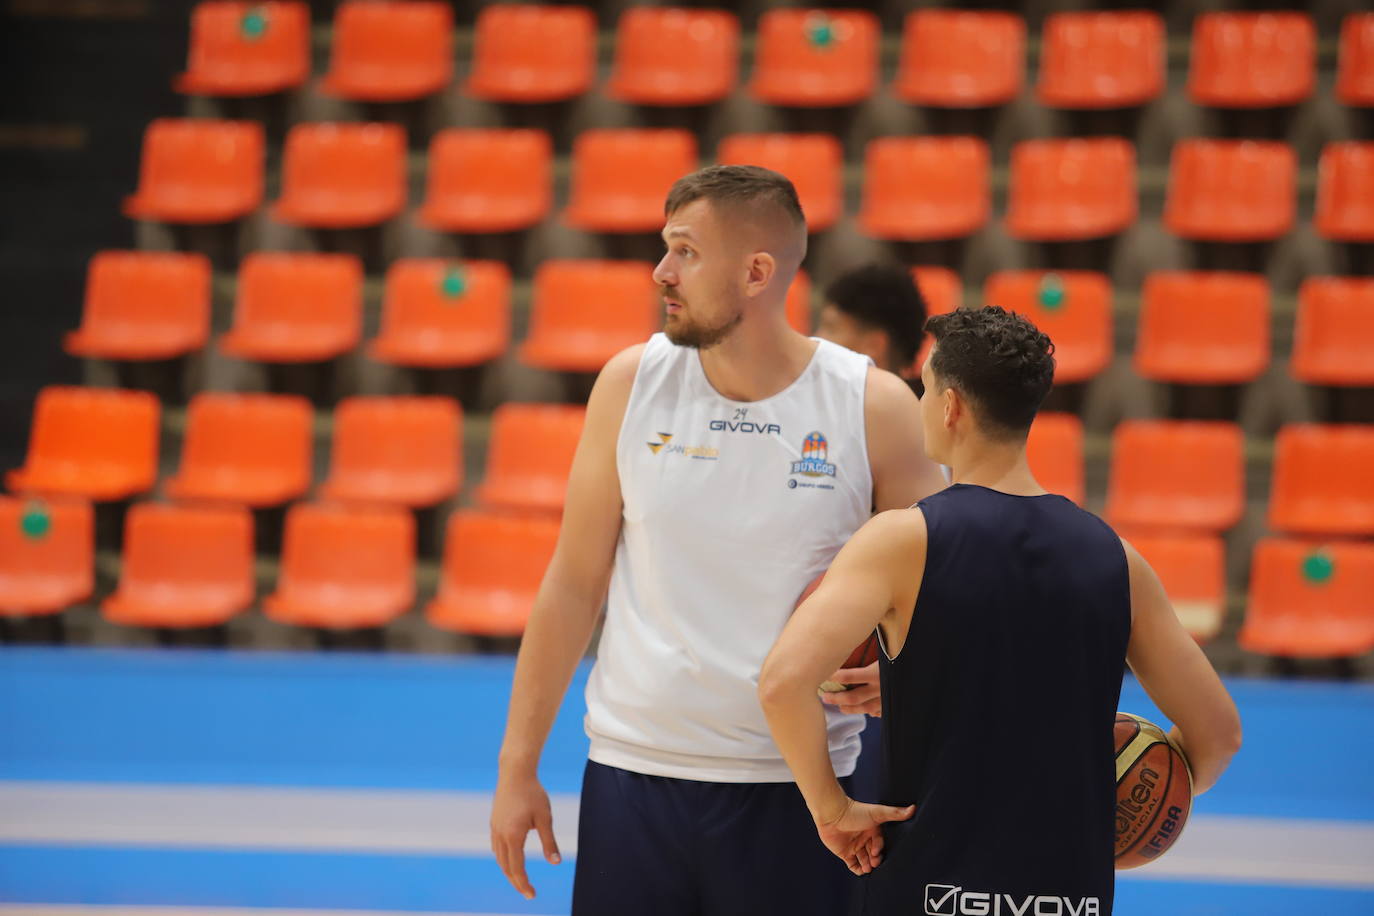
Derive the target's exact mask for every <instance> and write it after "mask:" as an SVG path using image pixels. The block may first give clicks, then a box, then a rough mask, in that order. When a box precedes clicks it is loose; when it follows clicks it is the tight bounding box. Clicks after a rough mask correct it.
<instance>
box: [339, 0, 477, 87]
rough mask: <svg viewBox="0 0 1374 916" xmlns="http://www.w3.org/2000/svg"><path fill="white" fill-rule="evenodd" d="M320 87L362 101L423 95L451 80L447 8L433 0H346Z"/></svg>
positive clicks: (450, 14) (450, 19) (450, 32)
mask: <svg viewBox="0 0 1374 916" xmlns="http://www.w3.org/2000/svg"><path fill="white" fill-rule="evenodd" d="M333 36H334V38H333V42H334V43H333V47H332V49H331V51H332V53H331V56H330V59H329V72H328V73H326V74H325V75H324V79H323V81H322V82H321V83H320V89H321V90H323V91H324V92H325V93H326V94H328V95H333V96H338V97H340V98H345V99H356V100H359V101H366V102H400V101H408V100H412V99H420V98H424V97H425V96H427V95H433V94H434V93H436V92H439V91H440V90H442V89H444V88H445V87H446V86H448V84H449V83H450V82H451V81H452V80H453V8H452V7H451V6H450V5H449V4H448V3H443V2H437V0H388V2H385V3H379V2H376V0H346V2H344V3H342V4H340V5H339V8H338V11H337V12H336V13H335V15H334V31H333Z"/></svg>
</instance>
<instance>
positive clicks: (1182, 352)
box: [1135, 271, 1269, 385]
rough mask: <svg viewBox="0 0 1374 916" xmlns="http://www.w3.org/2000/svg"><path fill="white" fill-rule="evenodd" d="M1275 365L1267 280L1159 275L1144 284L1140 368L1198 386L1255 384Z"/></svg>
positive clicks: (1185, 273) (1203, 274)
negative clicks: (1256, 380)
mask: <svg viewBox="0 0 1374 916" xmlns="http://www.w3.org/2000/svg"><path fill="white" fill-rule="evenodd" d="M1268 366H1269V281H1268V280H1266V279H1265V278H1264V276H1263V275H1261V274H1246V273H1226V272H1220V271H1218V272H1192V271H1157V272H1155V273H1152V274H1150V275H1149V276H1147V277H1146V278H1145V290H1144V293H1143V296H1142V299H1141V306H1140V327H1139V331H1138V333H1137V334H1136V350H1135V368H1136V371H1137V372H1139V373H1140V374H1141V375H1143V376H1144V377H1145V378H1148V379H1154V380H1155V381H1160V382H1180V383H1184V384H1192V385H1225V384H1239V383H1242V382H1251V381H1254V380H1255V379H1256V378H1258V377H1259V375H1260V373H1262V372H1264V370H1265V369H1266V368H1268Z"/></svg>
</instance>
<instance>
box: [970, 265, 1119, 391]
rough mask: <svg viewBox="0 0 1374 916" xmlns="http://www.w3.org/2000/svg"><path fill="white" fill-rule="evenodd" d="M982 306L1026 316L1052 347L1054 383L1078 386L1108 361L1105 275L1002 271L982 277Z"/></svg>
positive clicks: (1108, 303) (1108, 305)
mask: <svg viewBox="0 0 1374 916" xmlns="http://www.w3.org/2000/svg"><path fill="white" fill-rule="evenodd" d="M983 303H984V304H985V305H998V306H1001V307H1002V308H1004V309H1006V310H1007V311H1009V312H1019V313H1020V314H1022V315H1024V316H1026V318H1028V319H1029V320H1030V321H1031V322H1033V323H1034V324H1035V326H1036V327H1038V328H1039V329H1040V330H1042V331H1044V332H1045V333H1046V334H1048V335H1049V337H1050V340H1052V341H1054V358H1055V370H1054V382H1055V384H1056V385H1062V384H1067V383H1070V382H1081V381H1085V380H1086V379H1089V378H1092V377H1093V376H1095V375H1097V373H1099V372H1101V371H1102V370H1103V369H1105V368H1106V367H1107V363H1108V362H1110V361H1111V357H1112V347H1113V341H1112V286H1111V281H1110V280H1108V279H1107V277H1106V275H1105V274H1100V273H1097V272H1096V271H1087V270H1065V271H1059V272H1050V271H1039V270H1004V271H998V272H997V273H995V274H993V275H992V276H990V277H988V279H987V282H986V283H985V284H984V285H983Z"/></svg>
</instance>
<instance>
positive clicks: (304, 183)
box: [282, 122, 406, 201]
mask: <svg viewBox="0 0 1374 916" xmlns="http://www.w3.org/2000/svg"><path fill="white" fill-rule="evenodd" d="M405 153H406V135H405V130H404V129H403V128H402V127H401V126H400V125H399V124H382V123H367V124H345V123H333V122H328V123H318V124H297V125H296V126H294V127H292V128H291V130H290V131H289V132H288V133H287V135H286V150H285V153H284V162H283V165H282V196H283V197H284V198H290V197H292V196H295V194H297V193H299V192H302V191H304V192H307V193H309V192H325V193H330V194H338V193H340V192H343V193H347V192H350V191H354V190H358V189H368V190H386V191H387V192H388V193H395V194H397V195H398V196H399V198H400V199H401V200H402V201H404V199H405V180H406V165H405Z"/></svg>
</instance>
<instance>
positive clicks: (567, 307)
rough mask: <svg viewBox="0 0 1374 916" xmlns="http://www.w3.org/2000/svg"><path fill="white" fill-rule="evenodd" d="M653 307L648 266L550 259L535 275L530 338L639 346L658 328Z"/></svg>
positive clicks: (654, 289) (655, 291)
mask: <svg viewBox="0 0 1374 916" xmlns="http://www.w3.org/2000/svg"><path fill="white" fill-rule="evenodd" d="M657 303H658V287H657V286H656V285H655V284H654V280H653V266H652V265H650V264H647V263H645V262H642V261H601V260H575V259H559V258H553V259H550V260H547V261H545V262H544V263H543V264H541V265H539V268H538V269H537V270H536V271H535V273H534V299H533V302H532V305H531V315H530V336H531V337H535V336H541V337H543V336H547V337H550V338H554V339H559V338H561V339H563V340H564V341H566V342H571V343H576V342H577V338H579V337H582V338H585V337H587V336H592V337H598V338H606V339H608V340H610V339H620V338H625V339H630V340H632V341H633V342H643V341H644V340H647V339H648V337H649V335H650V334H652V333H653V332H654V331H655V330H657V328H656V327H655V324H656V320H657V318H658V315H657V310H656V308H655V306H656V305H657ZM627 345H628V344H627ZM617 349H618V348H617ZM613 352H614V351H613Z"/></svg>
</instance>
